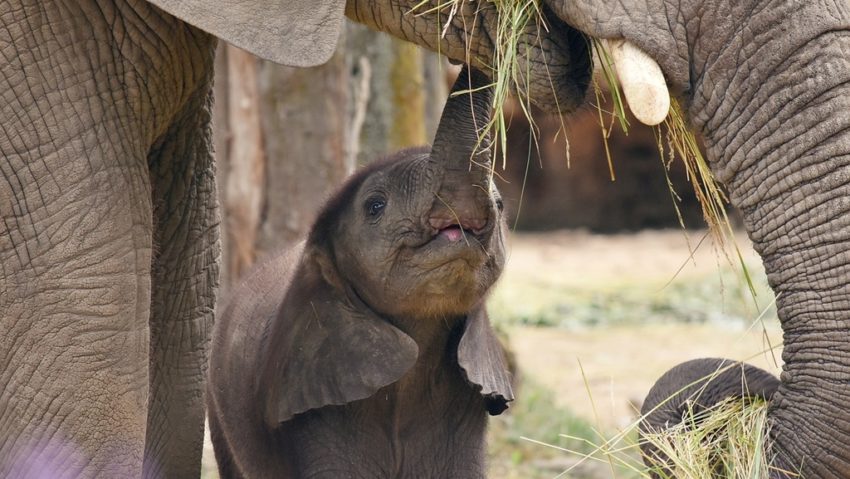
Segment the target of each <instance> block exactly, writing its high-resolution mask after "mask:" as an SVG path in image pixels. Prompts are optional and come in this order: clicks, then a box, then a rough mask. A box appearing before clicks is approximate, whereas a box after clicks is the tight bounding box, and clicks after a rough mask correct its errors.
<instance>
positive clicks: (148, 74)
mask: <svg viewBox="0 0 850 479" xmlns="http://www.w3.org/2000/svg"><path fill="white" fill-rule="evenodd" d="M153 3H155V4H156V5H159V7H161V8H162V9H164V10H160V9H159V8H158V7H155V6H153V5H151V4H148V3H144V2H141V1H130V2H124V1H115V2H110V1H106V0H103V1H94V0H91V1H79V2H67V3H66V2H60V1H58V0H57V1H55V2H37V1H35V0H32V1H23V3H21V2H17V3H15V4H14V5H9V3H6V4H4V8H3V10H2V11H0V25H2V28H0V39H2V40H0V52H2V55H3V58H2V60H0V73H2V75H0V95H2V102H0V125H2V129H3V130H2V131H3V133H2V135H0V153H2V156H3V161H2V163H0V172H2V175H0V215H2V218H3V223H2V227H0V228H1V229H0V264H2V265H3V266H2V268H3V269H2V271H3V274H2V283H0V316H1V317H2V318H0V332H2V335H0V383H2V384H3V385H4V388H3V389H2V390H0V475H3V476H13V477H21V476H25V475H27V474H29V475H32V476H36V475H41V476H42V477H44V476H47V477H63V476H64V477H79V476H94V475H98V474H100V475H104V476H106V475H108V476H116V477H133V476H139V475H142V474H144V475H146V476H148V477H154V476H163V477H192V476H196V475H197V471H198V467H199V466H198V463H199V457H200V441H201V430H202V406H201V404H202V403H201V391H202V384H201V383H202V381H203V379H202V377H203V374H202V371H203V369H204V363H205V351H206V344H207V338H208V335H207V333H208V330H209V325H210V321H211V320H212V311H213V303H214V289H215V284H216V280H217V267H216V261H217V259H218V247H217V241H218V240H217V238H218V233H217V223H218V220H217V211H216V206H215V200H214V194H215V189H214V185H213V175H212V172H213V165H212V160H211V155H210V153H209V150H210V148H209V143H210V142H209V133H208V131H209V129H208V123H209V91H210V77H211V69H212V51H213V48H214V44H215V41H214V38H213V37H212V36H211V35H210V34H212V35H216V36H220V37H222V38H224V39H226V40H228V41H231V42H233V43H235V44H237V45H239V46H241V47H243V48H246V49H248V50H251V51H253V52H257V53H259V54H261V55H263V56H266V57H268V58H271V59H274V60H276V61H280V62H284V63H290V64H295V65H306V64H310V63H313V62H318V61H321V60H322V59H323V58H324V57H325V56H326V55H327V54H328V53H329V51H330V46H331V45H332V44H333V41H334V39H335V37H336V33H337V30H338V27H339V21H340V17H341V15H342V12H343V10H345V13H346V14H347V15H348V16H349V17H351V18H353V19H355V20H358V21H361V22H363V23H366V24H369V25H371V26H373V27H376V28H378V29H381V30H384V31H387V32H390V33H392V34H395V35H397V36H400V37H402V38H406V39H409V40H412V41H415V42H417V43H419V44H421V45H424V46H426V47H429V48H432V49H438V50H439V51H441V52H442V53H444V54H447V55H448V56H450V57H452V58H454V59H455V60H458V61H470V62H471V63H473V64H477V65H479V66H480V65H486V64H489V63H491V60H492V58H493V51H492V50H493V45H492V40H491V39H492V38H494V35H493V29H494V28H495V13H494V10H493V4H492V3H489V2H484V1H483V0H479V3H476V2H474V1H473V2H466V1H464V2H461V3H460V4H459V5H460V8H459V10H458V11H457V12H454V14H453V15H450V13H449V10H448V9H446V10H441V11H432V13H430V14H426V15H410V14H406V13H407V11H408V10H409V9H410V7H412V6H414V5H416V4H417V3H419V2H418V1H417V0H350V1H349V2H348V3H347V4H346V5H345V6H343V2H341V0H320V1H316V2H308V1H306V0H299V1H290V2H283V1H281V2H274V1H267V2H263V1H261V0H253V1H250V0H246V1H244V2H236V1H227V0H209V1H206V2H204V1H202V0H182V1H179V2H168V1H164V0H159V1H156V2H153ZM547 5H548V9H545V10H546V13H547V15H549V18H548V23H549V28H548V29H535V28H534V26H532V27H530V28H529V29H528V30H527V31H526V32H525V33H526V34H527V35H528V37H527V38H528V41H527V42H521V45H523V46H525V45H529V46H528V48H527V49H525V51H524V52H523V53H524V55H525V57H526V58H527V59H529V60H530V63H529V65H528V68H527V69H526V68H520V69H519V70H520V71H528V72H529V73H530V77H529V78H528V81H529V90H530V93H531V96H532V97H533V98H535V99H536V100H537V102H538V103H540V104H542V105H543V106H546V105H549V106H550V108H551V106H552V105H555V104H558V105H560V107H561V108H565V107H570V106H573V105H576V104H577V103H579V102H580V101H581V98H582V96H583V93H584V90H585V89H586V86H587V83H588V75H589V62H588V57H589V53H588V51H587V43H586V42H585V41H584V39H583V38H581V37H580V35H578V34H577V33H576V29H577V30H578V31H581V32H584V33H586V34H589V35H593V36H596V37H601V38H626V39H628V40H629V41H631V42H632V43H633V44H635V45H637V46H638V47H640V48H641V49H643V50H644V51H646V52H648V53H649V54H650V55H651V56H652V57H653V58H655V59H656V61H658V63H659V64H660V66H661V68H662V70H663V71H664V73H665V76H666V78H667V82H668V84H669V85H670V86H671V87H672V89H673V91H674V92H675V93H676V94H679V95H681V96H682V97H683V98H684V99H685V104H686V108H687V114H688V117H689V119H690V121H691V123H692V125H693V126H694V127H695V128H696V129H698V130H699V131H700V132H701V133H702V134H703V136H704V138H705V142H706V147H707V149H708V154H709V158H710V162H711V166H712V169H713V171H714V172H715V174H716V175H717V176H718V178H720V179H721V180H722V181H723V182H724V183H725V184H726V185H727V187H728V189H729V192H730V194H731V198H732V201H733V203H735V204H736V205H737V206H738V207H739V208H741V210H742V211H743V214H744V218H745V224H746V228H747V230H748V232H749V234H750V237H751V238H752V240H753V242H754V244H755V246H756V248H757V249H758V251H759V253H761V255H762V257H763V258H764V260H765V266H766V269H767V271H768V275H769V279H770V281H771V284H772V286H773V287H774V289H775V290H776V291H777V293H779V299H778V308H779V315H780V319H781V321H782V323H783V327H784V329H785V350H784V359H785V371H784V373H783V377H782V383H781V385H780V386H779V388H778V391H777V392H776V393H775V395H774V396H773V401H772V409H771V413H770V421H771V425H772V429H771V434H772V436H773V437H772V439H773V441H772V444H773V446H772V447H773V451H772V453H773V454H774V455H775V457H776V462H777V465H778V466H780V467H784V468H787V469H791V470H793V469H796V468H797V467H798V466H800V465H802V472H803V473H804V475H806V476H807V477H823V478H830V477H850V448H847V447H846V446H845V445H846V444H850V417H848V413H847V411H846V407H845V404H847V402H848V400H850V341H848V334H847V332H848V322H850V321H848V317H847V316H848V310H850V295H848V291H847V289H848V286H847V280H846V278H848V277H850V276H848V273H850V258H849V257H848V254H850V214H848V209H850V201H848V200H847V198H850V195H848V193H850V185H848V179H849V178H850V168H848V165H850V129H848V126H850V119H848V117H847V116H846V115H843V114H835V112H846V111H848V110H849V109H848V107H850V105H848V103H850V91H848V90H850V82H848V80H850V59H848V56H847V53H846V52H848V51H850V35H848V28H850V24H849V23H850V11H848V8H850V6H849V5H847V4H846V2H829V1H825V0H806V1H802V0H781V1H768V0H737V1H734V2H732V1H729V2H722V1H698V0H643V1H641V2H622V1H620V0H548V4H547ZM425 10H427V9H425ZM421 11H423V10H421ZM552 13H554V16H553V15H551V14H552ZM436 15H439V16H440V17H441V18H435V16H436ZM555 17H558V18H560V19H562V20H563V21H565V22H566V24H568V25H571V26H572V28H571V27H568V26H567V25H565V24H563V23H561V22H559V21H557V19H556V18H555ZM180 19H182V20H180ZM184 21H185V22H188V23H184ZM446 21H448V22H449V28H448V29H447V30H446V32H445V35H441V32H440V28H441V25H442V24H443V23H445V22H446ZM190 25H193V26H190ZM205 32H209V34H208V33H205ZM466 32H469V34H466ZM549 74H551V77H550V76H549ZM550 80H551V81H550ZM551 86H554V87H555V91H556V96H555V97H553V96H552V95H549V94H548V93H547V92H549V91H550V90H551Z"/></svg>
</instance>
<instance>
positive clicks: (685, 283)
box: [204, 230, 781, 479]
mask: <svg viewBox="0 0 850 479" xmlns="http://www.w3.org/2000/svg"><path fill="white" fill-rule="evenodd" d="M704 236H705V232H701V231H697V232H691V233H689V234H688V237H687V238H686V236H685V234H684V233H683V232H682V231H679V230H675V231H647V232H641V233H636V234H626V235H606V236H600V235H593V234H588V233H583V232H574V231H569V232H553V233H539V234H529V233H524V234H514V235H512V239H511V243H510V252H509V259H508V264H507V267H506V271H505V273H504V275H503V278H502V280H501V281H500V283H499V284H498V286H497V288H496V290H495V291H494V295H493V297H492V300H491V310H492V312H493V316H494V321H495V322H496V323H498V324H499V327H500V328H501V329H503V330H504V331H506V332H507V333H508V336H509V340H510V344H511V348H512V349H513V351H514V353H515V355H516V359H517V363H518V366H519V371H520V375H521V378H523V379H524V380H526V381H528V380H531V381H533V382H534V383H536V384H537V385H540V386H542V387H543V388H546V389H547V390H551V391H552V392H553V393H554V397H555V401H556V402H557V404H558V406H559V407H563V408H565V409H568V410H570V411H571V412H572V413H574V414H575V415H577V416H581V417H583V418H584V419H586V420H587V421H588V422H590V423H592V424H594V425H595V426H596V427H597V428H598V429H600V430H605V431H616V430H617V429H619V428H622V427H624V426H626V425H627V424H629V423H631V422H632V421H633V420H634V419H635V417H636V415H635V412H634V410H635V408H639V407H640V402H641V401H642V399H643V397H644V395H645V394H646V392H647V391H648V390H649V388H650V387H651V385H652V383H653V382H654V381H655V379H657V378H658V377H659V376H660V375H661V374H662V373H663V372H664V371H666V370H667V369H669V368H670V367H672V366H674V365H676V364H678V363H679V362H682V361H685V360H688V359H692V358H697V357H706V356H714V357H727V358H731V359H741V360H744V359H746V360H748V361H749V362H752V363H754V364H756V365H759V366H761V367H764V368H766V369H768V370H771V371H778V364H779V361H780V359H779V353H780V351H779V345H780V340H781V332H780V330H779V327H778V324H777V323H776V321H775V319H772V318H768V319H766V320H763V321H756V318H757V317H758V315H759V311H761V309H762V308H765V307H766V305H767V304H768V303H769V302H770V297H769V292H768V293H767V296H768V297H764V296H765V294H764V293H762V294H761V297H760V298H758V302H759V303H760V304H759V305H756V306H753V307H752V309H751V310H748V309H746V307H743V306H740V305H738V306H736V305H735V304H737V303H735V302H736V301H737V302H738V303H742V304H748V303H749V300H747V299H746V297H747V296H748V295H749V293H748V292H747V293H743V294H740V291H743V290H745V289H746V288H745V287H744V286H742V284H743V283H741V282H736V281H735V280H732V281H730V280H728V279H726V280H724V281H722V282H721V283H718V284H721V286H720V287H719V288H718V287H717V286H710V285H711V284H714V283H711V282H706V281H708V280H706V278H708V279H709V280H710V279H711V278H713V277H716V276H718V274H719V273H718V272H719V271H720V270H724V269H725V270H729V271H740V267H739V266H738V267H736V266H734V265H733V266H729V264H728V263H727V262H726V260H725V259H723V256H722V255H719V254H718V253H717V251H716V250H713V248H712V247H710V243H711V241H710V240H707V241H703V242H702V243H701V244H700V242H701V239H702V238H703V237H704ZM736 242H737V244H738V247H739V248H740V251H741V255H742V257H743V258H744V261H745V263H746V264H747V265H748V266H749V267H750V268H751V274H752V275H753V277H754V278H755V279H754V282H758V283H760V284H762V286H761V289H762V290H766V286H764V285H763V283H764V281H765V280H764V278H763V274H762V273H761V270H760V266H759V265H760V261H759V258H758V256H757V255H756V254H755V253H754V252H753V251H752V249H751V248H750V246H749V243H748V241H747V240H746V238H745V237H744V236H739V237H737V239H736ZM698 244H699V245H700V246H699V248H697V245H698ZM694 249H696V252H695V254H694V255H693V256H691V251H692V250H694ZM727 276H728V275H727ZM694 285H696V286H694ZM706 285H709V286H706ZM706 288H708V289H707V290H706ZM599 291H604V292H605V296H603V297H602V299H599V298H598V297H597V296H596V295H597V292H599ZM747 291H748V290H747ZM676 295H678V296H679V297H673V298H669V297H668V296H676ZM692 296H701V297H705V298H708V300H707V302H706V301H703V302H697V303H695V304H694V305H690V303H687V300H690V299H692V298H691V297H692ZM625 297H628V298H630V299H629V301H631V302H626V303H624V304H625V306H619V308H620V309H617V308H613V309H612V308H606V304H608V303H617V302H618V301H619V300H620V298H625ZM741 297H744V299H743V300H742V299H741ZM565 298H566V299H565ZM585 299H587V301H589V302H593V308H595V309H591V310H590V311H591V313H590V315H591V316H593V315H595V314H598V315H599V316H600V320H601V321H600V323H599V324H598V325H593V324H590V325H587V324H585V323H579V324H578V325H571V324H572V323H569V322H567V323H564V324H567V327H564V326H563V325H561V326H557V327H554V326H549V327H541V326H531V325H528V322H525V323H523V321H517V320H516V318H517V317H530V318H534V317H536V316H535V315H538V314H544V313H541V311H549V312H548V313H545V314H544V316H545V317H546V318H547V320H549V319H551V316H552V315H554V316H558V315H563V316H564V317H569V316H570V315H575V314H576V312H577V311H578V312H583V313H582V314H584V315H585V316H587V314H588V313H586V310H585V309H581V308H584V305H582V304H578V303H582V302H583V301H585ZM681 300H686V301H685V303H682V301H681ZM727 302H728V303H730V304H731V303H735V304H732V305H731V306H726V304H725V303H727ZM643 303H652V304H655V305H656V306H657V305H661V306H658V307H656V308H655V309H649V310H647V311H651V312H652V317H651V318H650V317H649V316H647V320H646V321H642V320H641V316H640V315H638V319H637V320H635V319H634V317H633V316H634V315H633V314H632V313H634V311H633V310H634V309H635V308H637V307H638V306H640V305H642V304H643ZM714 303H718V304H714ZM618 304H619V303H618ZM680 304H685V306H680ZM670 305H673V306H670ZM706 305H708V306H710V308H715V307H716V309H717V312H716V313H712V314H710V315H708V316H707V317H708V318H710V319H709V320H707V321H691V322H680V321H677V318H676V317H677V315H680V310H681V311H686V312H687V311H688V309H687V308H692V309H703V310H704V309H706V308H707V307H708V306H706ZM641 307H642V306H641ZM742 308H743V309H742ZM630 310H631V311H630ZM657 310H660V311H661V313H659V314H656V311H657ZM551 311H555V313H551ZM640 311H643V310H640ZM732 311H734V312H735V314H732V313H731V312H732ZM741 311H744V312H741ZM727 313H728V314H727ZM688 314H690V315H691V316H692V314H691V313H688ZM546 315H548V316H546ZM735 315H737V316H736V317H743V318H745V319H744V320H741V319H734V318H733V319H729V318H730V317H731V316H735ZM601 316H606V317H605V318H602V317H601ZM620 316H622V317H624V318H625V317H629V318H631V319H623V320H619V317H620ZM715 317H717V318H719V319H718V320H713V319H711V318H715ZM556 320H557V318H556ZM768 345H770V346H772V347H774V354H770V353H768V352H766V351H767V350H768V348H769V346H768ZM580 366H581V367H580ZM582 368H583V371H584V373H583V374H582ZM588 388H589V390H590V393H588ZM519 393H520V396H519V398H518V401H522V400H523V398H522V389H520V391H519ZM591 396H592V397H591ZM516 419H517V420H521V418H519V417H517V418H516ZM565 432H567V433H568V432H569V431H565ZM531 436H534V434H533V432H532V433H531ZM541 447H542V446H541ZM514 462H517V461H514ZM214 469H215V466H214V460H213V459H212V449H211V447H210V446H209V442H207V445H206V449H205V457H204V470H205V474H204V477H206V478H213V477H216V474H215V473H214ZM556 469H557V468H556ZM496 474H498V475H496ZM556 474H557V472H554V473H552V474H549V475H546V474H545V473H544V474H542V475H538V474H535V475H534V477H551V476H554V475H556ZM594 474H595V473H594ZM493 477H494V478H496V479H500V478H503V477H511V478H513V477H529V476H528V475H527V474H525V473H519V474H518V473H516V472H512V473H510V474H508V473H504V474H503V473H496V472H494V475H493ZM561 477H607V476H596V475H593V476H570V475H564V476H561Z"/></svg>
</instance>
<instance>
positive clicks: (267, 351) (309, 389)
mask: <svg viewBox="0 0 850 479" xmlns="http://www.w3.org/2000/svg"><path fill="white" fill-rule="evenodd" d="M307 248H308V250H307V251H305V253H304V259H303V260H302V262H301V264H300V266H299V267H298V270H297V271H296V274H295V276H294V279H293V282H292V285H291V286H290V288H289V290H288V291H287V294H286V297H285V298H284V300H283V302H282V304H281V307H280V309H279V310H278V311H277V318H276V319H275V320H274V322H273V326H272V327H271V328H270V330H269V334H268V337H267V338H266V340H265V341H264V342H263V344H264V346H263V347H262V349H263V350H262V351H260V352H259V353H260V357H261V360H262V363H261V364H263V366H262V370H261V371H260V374H259V375H258V377H257V382H256V388H257V390H256V394H257V397H259V398H260V399H261V404H264V407H265V412H264V413H265V420H266V423H267V424H268V426H269V427H271V428H274V427H277V426H278V425H279V424H280V423H282V422H285V421H287V420H289V419H291V418H292V417H293V416H294V415H296V414H299V413H303V412H306V411H309V410H311V409H316V408H320V407H323V406H330V405H342V404H347V403H349V402H352V401H356V400H358V399H364V398H367V397H369V396H371V395H373V394H375V393H376V392H377V391H378V390H379V389H381V388H382V387H384V386H387V385H389V384H391V383H393V382H395V381H397V380H399V379H400V378H401V377H402V376H403V375H404V373H406V372H407V370H408V369H410V368H411V367H412V366H413V364H414V363H415V362H416V358H417V356H418V354H419V349H418V347H417V346H416V342H415V341H414V340H413V339H411V338H410V337H409V336H407V335H406V334H404V333H403V332H402V331H401V330H399V329H397V328H396V327H394V326H392V325H391V324H389V323H387V322H386V321H384V320H382V319H381V318H379V317H377V316H376V315H375V314H374V313H372V312H371V311H370V310H368V309H367V308H358V307H355V306H353V305H351V304H350V303H349V302H348V301H346V300H344V299H343V297H342V295H341V294H340V292H339V289H338V288H337V287H336V286H334V285H332V282H329V281H328V278H327V277H326V275H325V273H324V272H323V271H322V270H323V269H324V267H323V265H322V263H324V262H325V261H326V260H325V259H322V258H316V257H315V256H316V255H314V254H313V253H311V252H310V251H309V248H310V247H309V245H308V247H307Z"/></svg>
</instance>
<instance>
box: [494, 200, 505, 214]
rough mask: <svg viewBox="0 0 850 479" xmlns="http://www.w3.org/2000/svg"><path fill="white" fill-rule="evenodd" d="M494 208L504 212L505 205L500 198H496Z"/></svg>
mask: <svg viewBox="0 0 850 479" xmlns="http://www.w3.org/2000/svg"><path fill="white" fill-rule="evenodd" d="M496 208H498V209H499V211H505V203H503V202H502V199H501V198H496Z"/></svg>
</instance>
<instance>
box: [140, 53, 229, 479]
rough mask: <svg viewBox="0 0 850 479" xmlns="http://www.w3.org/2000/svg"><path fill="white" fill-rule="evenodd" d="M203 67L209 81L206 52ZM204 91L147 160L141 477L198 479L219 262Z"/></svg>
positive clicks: (207, 104)
mask: <svg viewBox="0 0 850 479" xmlns="http://www.w3.org/2000/svg"><path fill="white" fill-rule="evenodd" d="M206 61H208V64H209V73H210V80H211V74H212V63H213V49H212V48H210V49H209V51H208V58H206ZM210 86H211V82H207V83H205V84H204V85H203V86H202V88H201V89H200V91H199V92H198V93H197V95H196V96H195V98H193V99H192V100H191V101H190V102H189V103H188V104H187V106H186V108H185V109H184V110H183V112H181V114H179V115H178V117H177V119H176V120H175V122H174V124H173V125H172V126H171V128H169V130H168V131H167V132H166V133H165V135H164V136H163V137H162V139H161V141H160V142H159V143H158V144H157V145H156V146H154V148H153V150H152V151H151V154H150V157H149V160H150V167H151V181H152V183H153V194H154V205H155V211H154V226H155V234H154V237H155V251H156V254H155V259H154V267H153V303H152V312H151V365H150V380H151V384H150V409H149V416H148V430H147V440H146V447H145V471H144V472H145V477H198V475H199V474H200V466H201V450H202V444H203V437H204V401H203V391H204V377H205V371H206V366H207V345H208V341H209V337H210V333H211V332H212V324H213V312H214V301H215V288H216V286H217V284H218V264H217V262H218V259H219V244H218V224H219V218H218V210H217V199H216V193H215V171H214V166H213V162H212V155H211V148H210V144H211V134H210V128H209V122H210V103H211V101H212V98H211V96H210Z"/></svg>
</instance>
